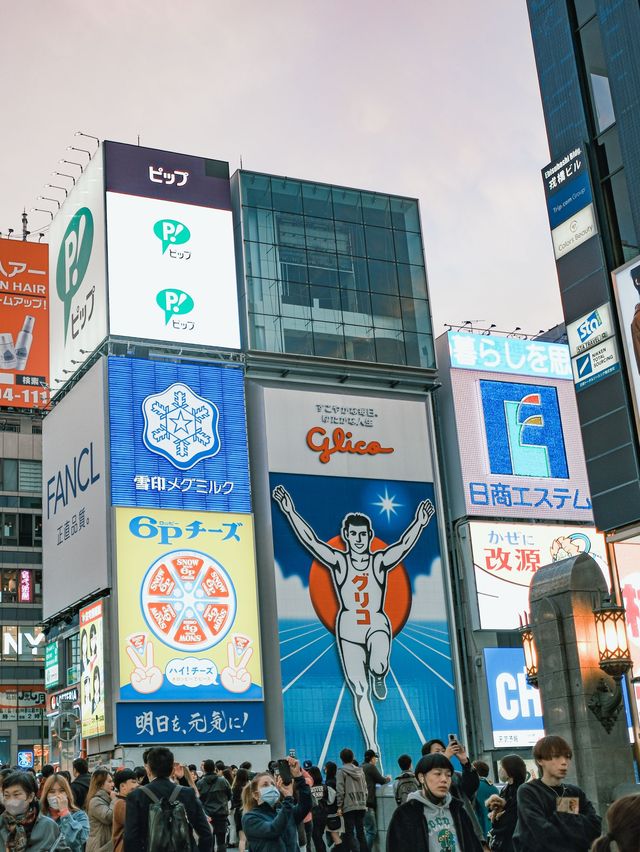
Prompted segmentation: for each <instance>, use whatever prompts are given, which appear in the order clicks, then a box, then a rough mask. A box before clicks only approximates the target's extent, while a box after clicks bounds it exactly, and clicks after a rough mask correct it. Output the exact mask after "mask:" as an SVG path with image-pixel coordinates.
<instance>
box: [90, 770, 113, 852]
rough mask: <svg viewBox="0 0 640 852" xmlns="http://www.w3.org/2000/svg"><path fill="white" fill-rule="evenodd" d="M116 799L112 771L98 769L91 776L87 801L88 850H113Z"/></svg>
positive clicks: (110, 851) (93, 851) (105, 851)
mask: <svg viewBox="0 0 640 852" xmlns="http://www.w3.org/2000/svg"><path fill="white" fill-rule="evenodd" d="M115 800H116V793H115V791H114V789H113V778H112V777H111V773H110V772H108V771H107V770H106V769H96V770H95V771H94V773H93V775H92V776H91V784H90V786H89V792H88V793H87V800H86V803H85V807H86V809H87V813H88V814H89V837H88V839H87V852H113V842H112V840H111V832H112V827H113V806H114V804H115Z"/></svg>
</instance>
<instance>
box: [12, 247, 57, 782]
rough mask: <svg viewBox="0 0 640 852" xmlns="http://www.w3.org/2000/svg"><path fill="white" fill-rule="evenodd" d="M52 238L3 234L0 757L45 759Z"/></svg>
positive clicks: (26, 760)
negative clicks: (45, 427)
mask: <svg viewBox="0 0 640 852" xmlns="http://www.w3.org/2000/svg"><path fill="white" fill-rule="evenodd" d="M48 332H49V326H48V268H47V247H46V245H41V244H39V243H30V242H26V241H23V240H6V239H2V240H0V345H1V356H0V358H1V366H0V516H1V517H0V634H1V635H0V763H12V764H15V763H16V761H18V762H19V763H20V765H21V766H23V767H25V768H26V767H29V766H34V765H35V766H38V765H41V761H42V757H43V752H44V751H45V749H46V744H47V742H48V725H47V718H46V715H45V696H44V655H45V642H44V640H45V636H44V632H43V630H42V594H43V584H42V414H43V409H44V408H45V407H46V405H47V402H48V399H49V390H48V381H49V366H48V365H49V334H48Z"/></svg>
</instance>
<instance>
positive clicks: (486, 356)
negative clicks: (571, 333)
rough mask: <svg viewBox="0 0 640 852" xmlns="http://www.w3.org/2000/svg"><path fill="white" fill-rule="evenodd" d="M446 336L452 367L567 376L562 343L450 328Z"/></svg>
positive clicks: (566, 351) (568, 366)
mask: <svg viewBox="0 0 640 852" xmlns="http://www.w3.org/2000/svg"><path fill="white" fill-rule="evenodd" d="M447 337H448V339H449V354H450V357H451V367H452V369H461V370H481V371H484V372H491V373H512V374H513V375H516V376H537V377H539V378H550V379H570V378H571V363H570V360H569V349H568V348H567V347H566V346H565V345H564V344H562V343H546V342H545V341H541V340H521V339H520V338H515V337H497V336H494V335H483V334H469V333H468V332H461V331H450V332H448V334H447Z"/></svg>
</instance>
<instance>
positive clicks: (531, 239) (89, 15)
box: [0, 0, 562, 334]
mask: <svg viewBox="0 0 640 852" xmlns="http://www.w3.org/2000/svg"><path fill="white" fill-rule="evenodd" d="M0 26H1V29H2V32H3V39H2V42H3V46H2V51H1V52H0V71H1V72H2V73H1V76H0V79H2V80H3V82H4V86H3V91H2V114H3V131H4V132H3V133H2V136H1V137H0V232H1V233H3V234H4V235H6V233H7V229H8V228H14V229H15V232H16V233H18V231H19V229H20V215H21V213H22V210H23V208H26V209H27V211H30V210H31V209H32V208H34V207H44V206H47V203H46V202H44V203H42V202H41V201H38V200H37V199H38V196H39V195H54V196H57V197H60V198H63V197H64V196H63V194H62V193H61V192H60V191H56V190H50V189H45V185H46V184H47V183H54V184H59V183H61V182H62V183H63V184H64V182H65V179H64V178H58V177H57V176H54V175H53V174H52V173H53V172H54V171H55V170H60V171H66V169H65V168H64V167H62V166H61V165H60V164H59V160H60V159H61V158H65V157H66V158H68V159H75V156H69V153H71V154H74V152H68V151H67V150H66V149H67V146H69V145H77V146H78V147H81V148H82V147H85V146H84V144H83V143H89V146H90V145H91V141H90V140H87V139H84V140H82V139H81V138H79V137H74V133H75V131H78V130H82V131H84V132H85V133H89V134H93V135H94V136H97V137H99V138H100V139H113V140H116V141H121V142H132V143H135V142H137V141H138V136H139V137H140V143H141V144H142V145H146V146H149V147H155V148H162V149H166V150H174V151H180V152H182V153H187V154H195V155H199V156H206V157H212V158H215V159H222V160H229V162H230V165H231V170H232V171H234V170H235V169H236V168H238V167H239V166H240V158H242V164H243V166H244V168H246V169H251V170H256V171H264V172H270V173H273V174H280V175H287V176H290V177H296V178H306V179H309V180H317V181H323V182H327V183H335V184H341V185H347V186H354V187H360V188H363V189H372V190H378V191H383V192H390V193H395V194H398V195H408V196H412V197H417V198H418V199H419V200H420V208H421V216H422V227H423V235H424V241H425V255H426V263H427V274H428V277H429V289H430V295H431V309H432V315H433V321H434V328H435V331H436V333H440V332H441V331H442V330H443V328H444V324H445V323H452V324H462V323H463V322H465V321H466V320H471V321H472V323H473V325H474V327H475V328H487V327H488V326H489V325H490V324H491V323H494V324H495V325H496V328H497V329H500V330H504V331H511V330H513V329H514V328H515V327H516V326H520V327H521V328H522V330H523V331H524V332H528V333H530V334H535V333H537V332H538V331H539V330H540V329H547V328H550V327H551V326H553V325H555V324H556V323H557V322H559V321H561V319H562V313H561V307H560V300H559V295H558V285H557V278H556V273H555V266H554V260H553V250H552V245H551V238H550V234H549V227H548V223H547V218H546V211H545V204H544V194H543V188H542V181H541V178H540V169H541V168H542V167H543V166H544V165H545V164H546V163H547V162H548V160H549V153H548V147H547V142H546V135H545V130H544V120H543V115H542V108H541V103H540V95H539V90H538V82H537V78H536V73H535V64H534V58H533V49H532V45H531V36H530V31H529V23H528V18H527V12H526V3H525V0H485V2H483V3H478V2H477V0H449V2H447V3H442V2H438V0H395V2H394V3H393V4H391V3H387V2H382V0H322V2H320V3H318V2H315V3H312V2H310V1H309V0H297V2H292V0H271V2H269V3H264V2H258V0H246V2H244V3H237V2H231V0H228V2H221V0H182V2H180V3H170V2H168V0H154V2H150V0H147V2H141V0H111V2H109V3H108V4H106V3H98V2H95V0H94V1H93V2H91V0H89V2H86V0H56V2H55V3H51V2H50V0H30V2H29V3H20V4H18V3H16V4H12V5H9V4H4V6H3V9H2V12H0ZM78 156H80V157H82V155H81V154H80V155H78ZM71 168H73V167H71ZM67 184H70V182H69V181H67ZM48 206H49V207H51V208H52V209H55V205H53V204H49V205H48ZM47 223H48V217H47V216H46V215H45V214H42V213H30V228H31V229H32V230H34V231H40V230H42V228H43V227H44V226H46V224H47Z"/></svg>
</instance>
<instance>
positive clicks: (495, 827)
mask: <svg viewBox="0 0 640 852" xmlns="http://www.w3.org/2000/svg"><path fill="white" fill-rule="evenodd" d="M498 776H499V778H500V781H502V782H503V783H504V787H503V788H502V790H501V791H500V795H499V796H497V795H496V794H495V793H494V794H493V796H489V798H488V799H487V801H486V802H485V804H486V806H487V808H488V809H489V819H490V820H491V830H490V831H489V838H488V840H489V848H490V849H492V850H496V852H513V839H512V838H513V832H514V831H515V829H516V823H517V822H518V788H519V787H520V786H521V785H522V784H524V782H525V781H526V780H527V765H526V763H525V762H524V760H523V759H522V758H521V757H519V756H518V755H517V754H508V755H506V757H503V758H502V760H501V761H500V771H499V773H498Z"/></svg>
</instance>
